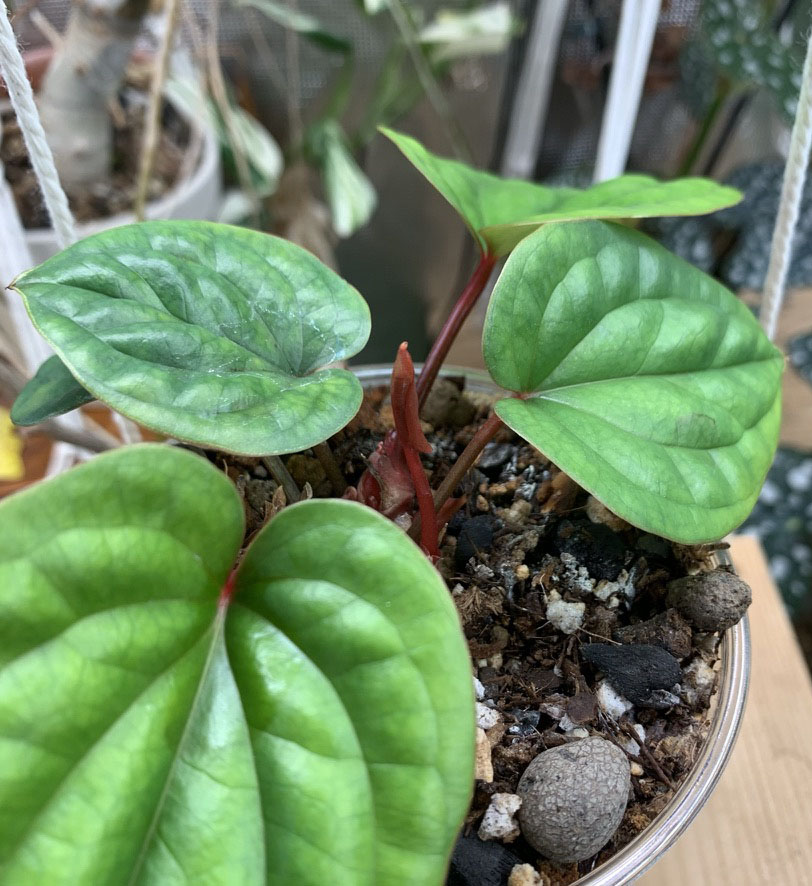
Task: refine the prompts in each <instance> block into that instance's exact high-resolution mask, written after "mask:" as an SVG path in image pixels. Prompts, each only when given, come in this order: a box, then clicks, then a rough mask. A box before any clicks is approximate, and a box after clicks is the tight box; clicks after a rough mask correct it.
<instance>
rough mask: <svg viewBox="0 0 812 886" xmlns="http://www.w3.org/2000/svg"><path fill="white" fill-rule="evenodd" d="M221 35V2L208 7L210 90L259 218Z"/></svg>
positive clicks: (238, 168) (207, 56) (242, 185)
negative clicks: (225, 72) (231, 97)
mask: <svg viewBox="0 0 812 886" xmlns="http://www.w3.org/2000/svg"><path fill="white" fill-rule="evenodd" d="M219 31H220V11H219V5H218V0H211V2H210V3H209V33H208V35H207V36H208V39H207V41H206V45H205V51H206V66H207V68H208V75H209V86H210V88H211V94H212V98H213V99H214V103H215V104H216V105H217V110H218V111H219V112H220V116H221V117H222V118H223V125H224V126H225V130H226V136H227V137H228V142H229V146H230V147H231V153H232V154H233V155H234V166H235V168H236V170H237V178H238V179H239V181H240V187H241V188H242V189H243V191H245V193H246V194H247V195H248V197H249V199H250V200H251V204H252V206H253V214H254V216H256V213H257V207H258V206H259V195H258V194H257V191H256V188H255V187H254V182H253V179H252V178H251V169H250V167H249V166H248V160H247V159H246V157H245V150H244V148H243V143H242V139H241V138H240V134H239V132H238V131H237V127H236V125H235V123H234V117H233V114H232V111H231V102H230V101H229V99H228V90H227V89H226V81H225V78H224V77H223V68H222V65H221V64H220V54H219V51H218V48H217V39H218V34H219Z"/></svg>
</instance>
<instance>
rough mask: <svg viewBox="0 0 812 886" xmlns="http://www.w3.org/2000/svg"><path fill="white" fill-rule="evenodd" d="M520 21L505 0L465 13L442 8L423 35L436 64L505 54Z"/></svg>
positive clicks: (421, 32) (423, 40) (421, 38)
mask: <svg viewBox="0 0 812 886" xmlns="http://www.w3.org/2000/svg"><path fill="white" fill-rule="evenodd" d="M517 24H518V22H517V21H516V20H515V19H514V18H513V16H512V15H511V12H510V4H509V3H507V2H505V0H499V2H497V3H489V4H486V5H485V6H481V7H478V8H475V9H466V10H463V11H460V10H456V9H441V10H439V11H438V12H437V15H436V17H435V18H434V20H433V21H431V22H429V24H427V25H426V26H425V27H424V28H423V29H422V30H421V31H420V34H419V38H420V42H421V43H422V44H423V45H424V46H428V47H429V49H430V53H431V60H432V62H434V63H438V62H447V61H452V60H454V59H458V58H471V57H472V56H478V55H497V54H499V53H501V52H504V51H505V50H506V49H507V47H508V45H509V44H510V40H511V37H512V36H513V34H514V32H515V31H516V30H517Z"/></svg>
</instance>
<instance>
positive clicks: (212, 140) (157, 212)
mask: <svg viewBox="0 0 812 886" xmlns="http://www.w3.org/2000/svg"><path fill="white" fill-rule="evenodd" d="M53 54H54V50H53V47H51V46H39V47H36V48H32V49H29V50H26V51H25V52H24V53H23V60H24V61H25V64H26V69H27V70H28V73H29V75H30V77H31V79H32V82H33V85H34V88H35V89H37V88H38V87H39V82H40V81H41V80H42V77H43V75H44V73H45V71H46V70H47V67H48V65H49V64H50V62H51V59H52V58H53ZM143 55H144V53H143V52H139V51H136V52H134V53H133V56H134V57H135V58H138V57H139V56H143ZM164 101H169V98H167V96H164ZM7 104H10V102H9V100H8V96H7V95H6V93H5V84H4V83H3V81H2V79H1V78H0V107H4V106H5V105H7ZM173 107H174V108H175V111H176V112H177V113H178V114H179V115H180V116H181V117H182V118H183V119H184V120H186V122H187V123H188V124H189V126H190V127H191V128H192V129H195V128H198V129H200V130H201V135H202V138H201V143H200V148H199V154H198V157H197V162H196V163H195V165H194V167H193V169H192V171H191V173H190V174H189V175H187V176H186V177H185V178H183V179H180V180H177V181H174V182H173V183H172V185H171V187H169V188H168V189H167V190H166V191H165V192H164V193H163V194H161V196H160V197H159V198H158V199H157V200H151V201H148V202H147V205H146V207H145V211H144V215H145V218H147V219H153V218H157V219H161V218H168V217H169V213H170V211H171V210H172V208H173V207H174V206H175V205H176V204H177V203H179V202H180V201H181V200H182V199H183V198H184V196H185V195H187V194H189V193H190V192H195V191H199V190H201V189H202V188H203V187H204V186H205V185H206V183H207V182H208V181H210V180H211V179H216V180H217V181H218V188H219V170H220V144H219V141H218V138H217V136H216V134H215V132H214V130H213V129H212V128H211V127H210V126H208V125H206V124H205V123H201V121H200V120H197V119H195V118H194V117H192V116H190V115H189V114H187V113H186V112H185V111H184V110H183V108H180V107H178V106H177V105H174V104H173ZM134 221H135V215H134V213H132V212H119V213H116V214H115V215H107V216H104V217H101V218H93V219H90V220H89V221H85V222H79V223H77V225H76V230H77V233H78V234H79V236H81V237H86V236H88V235H89V234H94V233H97V232H98V231H102V230H107V229H108V228H119V227H122V226H123V225H129V224H132V223H133V222H134ZM55 236H56V235H55V233H54V229H53V228H51V227H46V228H26V229H25V239H26V241H27V242H28V243H29V245H30V246H33V247H34V248H35V249H36V248H37V246H41V247H46V246H48V245H49V244H51V243H52V242H53V241H54V238H55Z"/></svg>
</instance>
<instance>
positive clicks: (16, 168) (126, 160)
mask: <svg viewBox="0 0 812 886" xmlns="http://www.w3.org/2000/svg"><path fill="white" fill-rule="evenodd" d="M145 113H146V96H145V95H144V94H142V93H137V92H135V91H134V90H132V89H128V90H125V92H124V93H123V95H122V97H121V101H120V103H119V105H118V106H117V109H116V113H115V114H113V115H112V125H113V169H112V171H111V175H110V177H109V179H106V180H105V181H99V182H96V184H94V185H93V187H92V188H89V189H86V190H82V191H81V192H78V193H70V192H69V193H68V200H69V202H70V206H71V209H72V210H73V214H74V217H75V218H76V220H77V221H78V222H87V221H92V220H93V219H97V218H106V217H107V216H110V215H116V214H117V213H120V212H131V211H132V208H133V203H134V201H135V191H136V183H137V181H138V169H139V164H140V162H141V161H140V158H141V144H142V141H143V137H144V116H145ZM162 123H163V129H162V132H161V138H160V142H159V145H158V150H157V151H156V154H155V165H154V167H153V171H152V178H151V180H150V187H149V192H148V198H149V199H150V200H156V199H158V198H159V197H161V196H162V195H163V194H164V193H166V191H168V190H169V189H170V188H171V187H172V185H174V184H175V181H176V179H177V177H178V172H179V171H180V167H181V163H182V161H183V156H184V152H185V149H186V145H187V144H188V142H189V126H188V124H187V123H186V121H185V120H184V119H183V118H182V117H181V116H180V115H179V114H178V113H177V111H175V110H174V108H172V107H171V105H164V110H163V120H162ZM0 160H2V163H3V165H4V166H5V173H6V179H7V180H8V182H9V184H10V186H11V191H12V193H13V195H14V200H15V202H16V203H17V210H18V212H19V213H20V218H21V220H22V223H23V227H25V228H29V229H30V228H48V227H50V220H49V218H48V213H47V211H46V209H45V206H44V204H43V202H42V197H41V195H40V190H39V185H38V184H37V178H36V175H35V174H34V170H33V169H32V168H31V164H30V161H29V159H28V152H27V151H26V148H25V144H24V142H23V137H22V133H21V132H20V127H19V124H18V123H17V119H16V117H15V116H14V114H13V112H11V111H9V112H7V113H4V114H3V138H2V143H0Z"/></svg>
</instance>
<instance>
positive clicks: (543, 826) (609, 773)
mask: <svg viewBox="0 0 812 886" xmlns="http://www.w3.org/2000/svg"><path fill="white" fill-rule="evenodd" d="M630 781H631V775H630V771H629V762H628V760H627V759H626V755H625V754H624V753H623V751H622V750H621V749H620V748H619V747H617V746H616V745H614V744H612V742H610V741H607V740H606V739H604V738H585V739H583V740H581V741H576V742H572V743H570V744H566V745H562V746H561V747H558V748H550V750H547V751H544V752H543V753H541V754H539V755H538V756H537V757H536V758H535V759H533V760H532V761H531V763H530V765H529V766H528V767H527V769H526V770H525V772H524V775H522V777H521V780H520V781H519V786H518V788H517V793H518V794H519V796H520V797H521V798H522V806H521V809H520V810H519V824H520V825H521V829H522V834H523V835H524V838H525V840H527V842H528V843H530V845H531V846H532V847H533V848H534V849H537V850H538V851H539V852H540V853H541V854H542V855H544V856H545V857H546V858H549V859H550V860H551V861H555V862H560V863H564V862H574V861H583V860H584V859H586V858H589V857H590V856H592V855H594V854H595V853H596V852H597V851H598V850H599V849H601V847H602V846H603V845H604V844H605V843H606V842H607V841H608V840H609V838H610V837H611V836H612V834H614V832H615V831H616V830H617V829H618V827H619V825H620V822H621V820H622V819H623V813H624V811H625V809H626V801H627V800H628V797H629V785H630Z"/></svg>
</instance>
